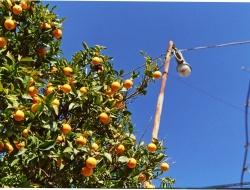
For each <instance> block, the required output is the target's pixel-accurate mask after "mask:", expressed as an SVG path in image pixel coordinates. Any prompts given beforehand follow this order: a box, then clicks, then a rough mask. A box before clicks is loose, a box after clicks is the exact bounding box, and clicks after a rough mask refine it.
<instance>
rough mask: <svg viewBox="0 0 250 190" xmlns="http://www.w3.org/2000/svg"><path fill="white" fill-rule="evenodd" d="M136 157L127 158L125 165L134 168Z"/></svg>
mask: <svg viewBox="0 0 250 190" xmlns="http://www.w3.org/2000/svg"><path fill="white" fill-rule="evenodd" d="M136 163H137V162H136V159H134V158H129V160H128V162H127V166H128V167H129V168H135V167H136Z"/></svg>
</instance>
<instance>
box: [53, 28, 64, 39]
mask: <svg viewBox="0 0 250 190" xmlns="http://www.w3.org/2000/svg"><path fill="white" fill-rule="evenodd" d="M52 36H54V38H57V39H58V38H61V37H62V30H60V29H58V28H57V29H55V30H53V31H52Z"/></svg>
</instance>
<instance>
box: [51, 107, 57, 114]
mask: <svg viewBox="0 0 250 190" xmlns="http://www.w3.org/2000/svg"><path fill="white" fill-rule="evenodd" d="M52 107H53V109H54V111H55V113H56V115H58V106H57V105H52Z"/></svg>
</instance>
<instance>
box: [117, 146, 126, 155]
mask: <svg viewBox="0 0 250 190" xmlns="http://www.w3.org/2000/svg"><path fill="white" fill-rule="evenodd" d="M115 151H116V152H117V153H118V154H122V153H123V152H124V151H125V147H124V146H123V145H122V144H119V145H117V146H116V149H115Z"/></svg>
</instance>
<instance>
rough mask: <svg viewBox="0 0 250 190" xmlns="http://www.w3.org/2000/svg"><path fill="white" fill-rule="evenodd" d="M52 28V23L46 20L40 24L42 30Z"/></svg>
mask: <svg viewBox="0 0 250 190" xmlns="http://www.w3.org/2000/svg"><path fill="white" fill-rule="evenodd" d="M48 28H51V25H50V24H48V23H46V22H44V23H42V24H41V25H40V30H43V29H48Z"/></svg>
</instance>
